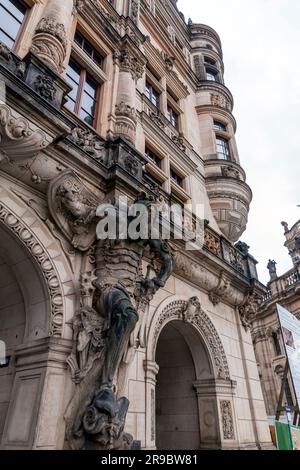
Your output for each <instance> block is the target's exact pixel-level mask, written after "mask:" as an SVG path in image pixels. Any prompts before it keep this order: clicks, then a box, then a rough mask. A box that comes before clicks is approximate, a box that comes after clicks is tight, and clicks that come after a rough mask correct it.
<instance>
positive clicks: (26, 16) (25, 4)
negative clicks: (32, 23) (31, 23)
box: [3, 0, 32, 52]
mask: <svg viewBox="0 0 300 470" xmlns="http://www.w3.org/2000/svg"><path fill="white" fill-rule="evenodd" d="M17 2H18V3H20V4H21V5H23V6H24V8H25V10H26V11H25V14H24V18H23V21H22V23H21V24H20V27H19V30H18V33H17V35H16V38H15V40H14V43H13V46H12V47H11V48H9V49H10V50H11V51H12V52H15V51H16V50H17V49H18V47H19V42H20V38H21V36H22V34H23V32H24V29H25V27H26V25H27V22H28V18H29V15H30V12H31V10H32V6H30V5H28V3H27V2H26V1H24V0H17ZM4 9H5V10H6V11H7V9H6V8H5V7H4ZM8 13H9V14H10V15H11V16H13V15H12V13H11V12H10V11H8ZM4 34H6V35H7V36H8V34H7V33H4ZM3 44H4V43H3ZM7 47H8V46H7Z"/></svg>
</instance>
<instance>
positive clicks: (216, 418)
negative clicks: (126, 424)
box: [144, 297, 237, 450]
mask: <svg viewBox="0 0 300 470" xmlns="http://www.w3.org/2000/svg"><path fill="white" fill-rule="evenodd" d="M180 351H181V352H180ZM144 367H145V371H146V382H147V386H146V390H147V391H146V397H148V400H147V403H148V407H147V413H148V419H147V416H146V429H147V435H148V440H147V447H149V448H157V447H158V448H159V449H164V448H166V449H176V448H180V446H181V445H182V446H183V447H181V448H186V449H190V450H195V449H220V448H236V446H237V433H236V423H235V413H234V401H233V394H234V387H235V384H234V383H233V382H232V381H231V380H230V375H229V367H228V363H227V359H226V354H225V351H224V348H223V345H222V342H221V339H220V337H219V335H218V333H217V330H216V328H215V326H214V325H213V323H212V321H211V320H210V318H209V316H208V315H207V314H206V313H205V312H204V311H203V309H202V308H201V305H200V302H199V299H198V298H196V297H193V298H192V299H190V300H181V299H178V298H176V297H175V298H174V300H173V301H172V300H171V299H170V298H169V299H167V300H165V301H164V302H162V304H161V305H160V307H159V308H158V309H157V311H156V313H155V314H154V316H153V318H152V322H151V325H150V329H149V335H148V345H147V360H146V361H145V364H144ZM173 368H174V370H172V369H173ZM181 373H182V374H183V375H182V376H181V377H179V375H180V374H181ZM185 402H187V405H185ZM149 404H151V408H150V407H149ZM184 407H185V408H186V409H184ZM149 408H150V409H149ZM150 410H151V417H150V416H149V411H150ZM176 410H177V411H176ZM178 410H179V411H178ZM195 414H196V417H195ZM192 415H193V416H192ZM180 433H181V438H182V442H180ZM187 445H188V447H187Z"/></svg>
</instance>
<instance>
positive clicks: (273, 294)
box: [252, 221, 300, 420]
mask: <svg viewBox="0 0 300 470" xmlns="http://www.w3.org/2000/svg"><path fill="white" fill-rule="evenodd" d="M281 225H282V226H283V228H284V236H285V240H286V241H285V243H284V246H285V247H286V248H287V249H288V253H289V255H290V257H291V259H292V262H293V265H294V267H293V268H292V269H290V270H289V271H287V272H286V273H284V274H282V275H281V276H279V275H277V270H276V261H275V260H269V262H268V265H267V268H268V270H269V273H270V281H269V282H268V284H267V286H266V290H265V293H264V295H263V297H262V302H261V304H260V306H259V309H258V312H257V315H256V316H255V321H254V323H253V329H252V337H253V343H254V348H255V354H256V359H257V363H258V366H259V370H260V379H261V384H262V390H263V393H264V399H265V404H266V409H267V412H268V415H269V417H270V420H271V419H272V420H273V419H274V417H275V415H276V411H277V406H278V400H279V394H280V390H281V384H282V378H283V374H284V369H285V362H286V358H285V349H284V344H283V340H282V333H281V329H280V326H279V323H278V316H277V311H276V304H280V305H282V306H283V307H285V308H286V309H287V310H289V311H290V312H291V313H293V314H294V315H295V316H296V317H297V318H298V319H300V302H299V291H300V269H299V260H300V258H299V256H298V255H299V248H298V239H299V238H300V222H299V221H297V222H296V223H295V224H294V225H293V226H292V227H291V229H289V226H288V224H287V222H282V223H281ZM293 393H294V392H293V385H292V382H291V378H290V377H289V376H288V382H287V384H286V387H285V390H284V396H283V404H284V403H286V402H287V403H289V404H290V405H293V404H294V403H295V398H294V395H293Z"/></svg>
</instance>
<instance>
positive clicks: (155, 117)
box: [149, 111, 167, 129]
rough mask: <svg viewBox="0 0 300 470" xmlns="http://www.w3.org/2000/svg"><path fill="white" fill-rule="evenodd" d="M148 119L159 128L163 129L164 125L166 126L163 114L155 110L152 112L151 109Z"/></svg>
mask: <svg viewBox="0 0 300 470" xmlns="http://www.w3.org/2000/svg"><path fill="white" fill-rule="evenodd" d="M149 116H150V119H151V120H152V121H153V122H154V123H155V124H156V125H157V126H158V127H160V128H161V129H165V128H166V126H167V123H166V121H165V119H164V117H163V115H162V114H161V113H160V112H159V111H157V112H153V111H151V112H150V115H149Z"/></svg>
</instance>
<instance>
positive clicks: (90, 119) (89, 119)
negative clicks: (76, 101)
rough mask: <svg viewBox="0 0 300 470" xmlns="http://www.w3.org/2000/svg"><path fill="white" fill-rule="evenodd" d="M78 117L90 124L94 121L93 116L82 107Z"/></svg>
mask: <svg viewBox="0 0 300 470" xmlns="http://www.w3.org/2000/svg"><path fill="white" fill-rule="evenodd" d="M80 117H81V119H83V120H84V121H85V122H86V123H87V124H89V125H90V126H92V125H93V123H94V117H93V116H91V115H90V114H88V113H87V112H85V111H84V109H81V110H80Z"/></svg>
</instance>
